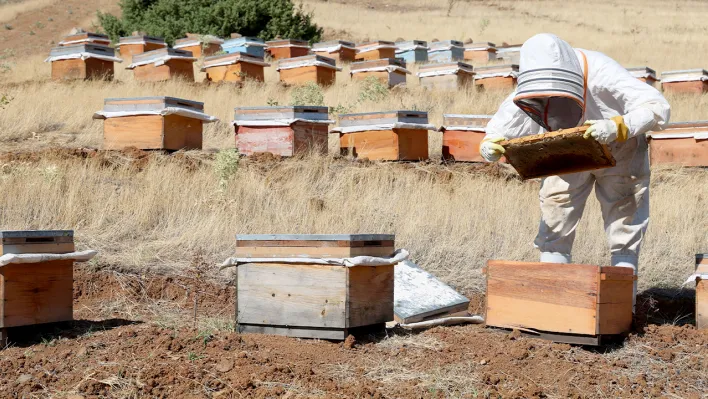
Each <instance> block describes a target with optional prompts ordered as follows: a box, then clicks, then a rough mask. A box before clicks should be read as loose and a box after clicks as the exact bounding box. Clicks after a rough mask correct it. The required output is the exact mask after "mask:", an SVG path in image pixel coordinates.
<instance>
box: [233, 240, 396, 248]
mask: <svg viewBox="0 0 708 399" xmlns="http://www.w3.org/2000/svg"><path fill="white" fill-rule="evenodd" d="M236 246H237V247H392V246H394V242H393V240H377V241H347V240H332V241H330V240H321V241H317V240H243V239H237V240H236Z"/></svg>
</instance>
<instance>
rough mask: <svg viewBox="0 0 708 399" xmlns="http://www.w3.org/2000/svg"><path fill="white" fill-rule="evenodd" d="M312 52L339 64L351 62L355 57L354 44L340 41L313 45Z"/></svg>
mask: <svg viewBox="0 0 708 399" xmlns="http://www.w3.org/2000/svg"><path fill="white" fill-rule="evenodd" d="M312 52H313V53H314V54H317V55H321V56H324V57H328V58H331V59H333V60H335V61H338V62H340V63H342V62H352V61H354V57H355V56H356V44H354V43H352V42H345V41H342V40H334V41H329V42H321V43H315V45H314V46H312Z"/></svg>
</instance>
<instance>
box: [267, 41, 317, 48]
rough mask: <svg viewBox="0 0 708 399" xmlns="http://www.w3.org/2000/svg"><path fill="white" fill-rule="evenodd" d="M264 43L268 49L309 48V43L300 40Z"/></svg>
mask: <svg viewBox="0 0 708 399" xmlns="http://www.w3.org/2000/svg"><path fill="white" fill-rule="evenodd" d="M265 43H266V45H267V46H268V47H292V46H298V47H308V48H309V47H310V43H309V42H308V41H307V40H301V39H282V40H269V41H267V42H265Z"/></svg>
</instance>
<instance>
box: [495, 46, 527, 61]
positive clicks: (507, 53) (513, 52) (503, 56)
mask: <svg viewBox="0 0 708 399" xmlns="http://www.w3.org/2000/svg"><path fill="white" fill-rule="evenodd" d="M496 58H497V59H499V60H502V61H503V62H504V63H507V64H518V63H519V60H520V59H521V44H511V45H508V46H501V47H497V52H496Z"/></svg>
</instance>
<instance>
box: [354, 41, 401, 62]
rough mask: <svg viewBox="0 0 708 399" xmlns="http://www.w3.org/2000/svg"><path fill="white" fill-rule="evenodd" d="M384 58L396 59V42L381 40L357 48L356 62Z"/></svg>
mask: <svg viewBox="0 0 708 399" xmlns="http://www.w3.org/2000/svg"><path fill="white" fill-rule="evenodd" d="M382 58H396V44H395V43H394V42H387V41H384V40H379V41H375V42H368V43H362V44H359V45H358V46H356V56H355V61H368V60H380V59H382Z"/></svg>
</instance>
